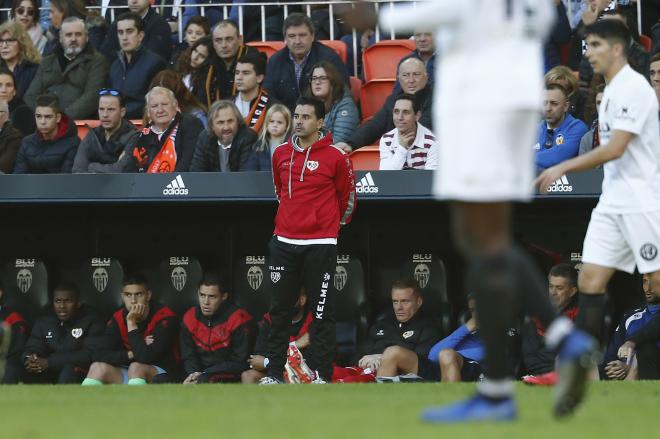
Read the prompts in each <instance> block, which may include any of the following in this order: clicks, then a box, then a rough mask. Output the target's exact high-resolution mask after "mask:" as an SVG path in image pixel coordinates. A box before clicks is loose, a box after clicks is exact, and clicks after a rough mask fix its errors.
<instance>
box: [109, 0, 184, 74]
mask: <svg viewBox="0 0 660 439" xmlns="http://www.w3.org/2000/svg"><path fill="white" fill-rule="evenodd" d="M127 4H128V10H129V11H130V12H132V13H134V14H137V15H138V16H139V17H140V18H142V22H143V23H144V40H143V42H142V44H144V46H145V47H146V48H147V49H149V50H151V51H152V52H154V53H156V54H158V55H160V57H161V58H163V59H170V55H171V54H172V38H171V35H172V32H171V30H170V25H169V24H167V21H166V20H165V19H164V18H163V17H162V16H160V15H159V14H158V8H152V7H151V2H150V0H128V1H127ZM119 49H120V46H119V39H118V38H117V20H115V22H114V23H112V27H111V28H110V31H109V32H108V33H107V34H106V36H105V40H104V41H103V44H102V45H101V49H100V51H101V52H102V53H103V55H105V56H106V57H107V58H108V60H109V61H110V62H113V61H114V59H115V58H116V57H117V53H118V51H119ZM149 80H151V78H149Z"/></svg>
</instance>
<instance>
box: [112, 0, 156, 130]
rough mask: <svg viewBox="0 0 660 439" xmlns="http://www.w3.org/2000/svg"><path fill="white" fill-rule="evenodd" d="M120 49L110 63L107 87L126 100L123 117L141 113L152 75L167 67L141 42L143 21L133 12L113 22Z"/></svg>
mask: <svg viewBox="0 0 660 439" xmlns="http://www.w3.org/2000/svg"><path fill="white" fill-rule="evenodd" d="M116 27H117V37H118V38H119V45H120V46H121V50H120V51H119V53H118V56H117V59H115V60H114V61H113V63H112V66H110V86H111V87H112V88H114V89H115V90H119V91H120V92H121V94H122V95H123V96H124V100H125V101H126V117H127V118H129V119H139V118H142V116H144V95H145V94H146V93H147V91H148V90H149V84H150V83H151V80H152V79H153V77H154V76H156V74H157V73H158V72H160V71H161V70H164V69H165V68H166V67H167V61H165V60H164V59H163V58H162V57H161V56H160V55H158V54H156V53H154V52H152V51H151V50H150V49H148V48H147V47H146V46H145V45H144V44H143V42H144V35H145V34H144V24H143V22H142V19H141V18H140V16H139V15H137V14H136V13H134V12H126V13H124V14H121V15H120V16H119V17H118V18H117V21H116Z"/></svg>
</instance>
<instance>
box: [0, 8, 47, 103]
mask: <svg viewBox="0 0 660 439" xmlns="http://www.w3.org/2000/svg"><path fill="white" fill-rule="evenodd" d="M40 62H41V55H39V52H38V51H37V49H35V47H34V45H33V44H32V39H30V36H29V35H28V33H27V32H26V31H25V29H24V28H23V26H22V25H20V24H18V23H17V22H15V21H5V22H4V23H3V24H2V25H0V68H4V69H5V70H9V71H10V72H12V73H13V74H14V77H15V78H16V95H17V96H18V97H22V96H23V94H24V93H25V92H26V91H27V89H28V87H29V86H30V83H31V82H32V79H33V78H34V75H35V74H36V73H37V68H38V67H39V63H40Z"/></svg>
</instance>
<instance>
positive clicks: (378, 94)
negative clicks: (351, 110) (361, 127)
mask: <svg viewBox="0 0 660 439" xmlns="http://www.w3.org/2000/svg"><path fill="white" fill-rule="evenodd" d="M394 82H395V81H394V79H374V80H373V81H369V82H367V83H365V84H362V88H361V89H360V109H361V110H362V120H365V119H368V118H370V117H371V116H373V115H374V114H376V113H377V112H378V110H380V107H382V106H383V103H385V100H386V99H387V97H388V96H389V95H391V94H392V89H393V88H394Z"/></svg>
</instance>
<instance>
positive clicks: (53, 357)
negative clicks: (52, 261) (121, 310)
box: [23, 283, 105, 384]
mask: <svg viewBox="0 0 660 439" xmlns="http://www.w3.org/2000/svg"><path fill="white" fill-rule="evenodd" d="M104 328H105V325H104V322H103V320H101V318H100V317H99V316H98V314H97V313H96V312H95V311H93V310H92V309H91V308H89V307H88V306H86V305H83V304H82V303H80V291H79V290H78V287H77V286H76V285H74V284H71V283H61V284H59V285H58V286H56V287H55V289H54V290H53V313H52V314H49V315H46V316H43V317H39V318H38V319H37V321H36V322H35V323H34V327H33V328H32V332H31V333H30V338H29V339H28V341H27V343H26V344H25V353H24V354H23V364H24V366H25V371H26V372H27V373H26V375H25V377H26V378H25V380H26V381H27V382H36V383H52V384H80V383H81V382H82V380H83V379H84V378H85V375H87V369H88V368H89V365H90V364H91V363H92V340H94V338H97V337H99V336H101V335H102V334H103V332H104Z"/></svg>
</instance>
